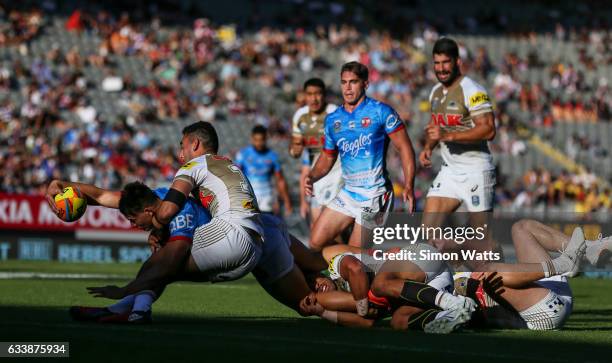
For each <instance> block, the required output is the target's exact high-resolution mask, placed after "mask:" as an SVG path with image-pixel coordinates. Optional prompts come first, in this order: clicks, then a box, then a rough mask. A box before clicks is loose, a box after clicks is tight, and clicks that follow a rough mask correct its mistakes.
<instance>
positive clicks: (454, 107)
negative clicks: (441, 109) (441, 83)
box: [446, 101, 459, 111]
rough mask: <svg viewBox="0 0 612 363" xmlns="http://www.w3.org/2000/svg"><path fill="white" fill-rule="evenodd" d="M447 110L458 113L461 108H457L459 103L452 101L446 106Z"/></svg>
mask: <svg viewBox="0 0 612 363" xmlns="http://www.w3.org/2000/svg"><path fill="white" fill-rule="evenodd" d="M446 109H447V110H454V111H458V110H459V106H457V102H455V101H450V102H449V103H448V105H447V106H446Z"/></svg>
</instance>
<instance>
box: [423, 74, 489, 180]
mask: <svg viewBox="0 0 612 363" xmlns="http://www.w3.org/2000/svg"><path fill="white" fill-rule="evenodd" d="M429 102H430V105H431V122H432V123H433V124H435V125H439V126H440V128H441V129H442V130H443V131H465V130H469V129H472V128H474V125H475V124H474V121H473V118H474V117H475V116H478V115H482V114H485V113H488V112H493V108H492V106H491V102H490V101H489V96H488V95H487V91H486V90H485V89H484V87H482V86H481V85H479V84H478V83H476V82H474V81H473V80H472V79H471V78H469V77H467V76H461V80H460V81H459V82H457V83H455V84H454V85H453V86H451V87H450V88H448V89H445V88H444V87H443V86H442V84H441V83H438V84H437V85H435V86H434V87H433V89H432V90H431V93H430V95H429ZM440 149H441V153H442V159H443V160H444V163H445V164H446V165H447V166H448V167H449V168H451V170H453V171H455V172H464V173H466V172H467V173H469V172H472V171H482V170H492V169H494V166H493V161H492V157H491V152H490V151H489V147H488V144H487V141H486V140H481V141H478V142H475V143H458V142H440Z"/></svg>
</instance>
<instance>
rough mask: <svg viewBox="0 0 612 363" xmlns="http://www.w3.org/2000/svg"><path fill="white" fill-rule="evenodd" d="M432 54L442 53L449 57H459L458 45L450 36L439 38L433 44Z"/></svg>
mask: <svg viewBox="0 0 612 363" xmlns="http://www.w3.org/2000/svg"><path fill="white" fill-rule="evenodd" d="M432 54H444V55H446V56H448V57H449V58H453V59H457V58H459V46H457V42H455V41H454V40H452V39H451V38H446V37H444V38H440V39H438V40H437V41H436V43H435V44H434V46H433V51H432Z"/></svg>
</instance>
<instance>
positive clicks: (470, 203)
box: [427, 166, 496, 212]
mask: <svg viewBox="0 0 612 363" xmlns="http://www.w3.org/2000/svg"><path fill="white" fill-rule="evenodd" d="M495 183H496V181H495V170H484V171H483V170H480V171H474V172H468V173H457V172H454V171H452V170H451V169H450V168H449V167H447V166H443V167H442V169H440V172H439V173H438V175H437V176H436V178H435V179H434V181H433V183H432V184H431V187H430V188H429V191H428V192H427V197H428V198H429V197H444V198H452V199H457V200H459V201H461V203H462V204H463V206H465V208H466V209H467V211H468V212H483V211H487V210H491V209H493V199H494V196H495V189H494V188H495Z"/></svg>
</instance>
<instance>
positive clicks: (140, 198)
mask: <svg viewBox="0 0 612 363" xmlns="http://www.w3.org/2000/svg"><path fill="white" fill-rule="evenodd" d="M158 200H159V198H158V197H157V195H156V194H155V193H154V192H153V191H152V190H151V189H150V188H149V187H148V186H146V185H145V184H143V183H141V182H139V181H135V182H132V183H128V184H126V185H125V186H124V187H123V190H122V191H121V199H119V211H120V212H121V214H123V215H124V216H126V217H128V216H133V215H135V214H137V213H141V212H142V211H144V209H145V208H146V207H149V206H151V205H153V204H155V202H157V201H158Z"/></svg>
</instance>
